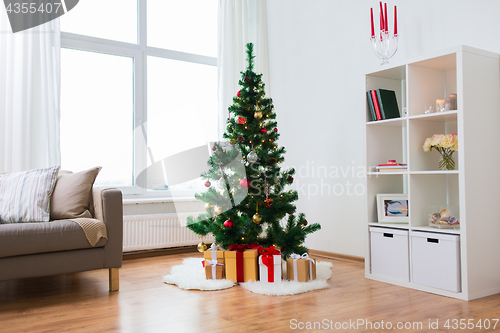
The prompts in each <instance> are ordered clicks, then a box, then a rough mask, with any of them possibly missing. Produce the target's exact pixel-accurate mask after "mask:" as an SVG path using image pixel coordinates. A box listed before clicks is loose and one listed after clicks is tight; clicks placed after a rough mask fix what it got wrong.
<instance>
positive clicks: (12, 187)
mask: <svg viewBox="0 0 500 333" xmlns="http://www.w3.org/2000/svg"><path fill="white" fill-rule="evenodd" d="M58 171H59V166H55V167H51V168H47V169H36V170H28V171H22V172H11V173H6V174H2V175H0V222H1V223H18V222H32V221H42V222H44V221H49V220H50V196H51V195H52V192H53V190H54V185H55V183H56V178H57V172H58Z"/></svg>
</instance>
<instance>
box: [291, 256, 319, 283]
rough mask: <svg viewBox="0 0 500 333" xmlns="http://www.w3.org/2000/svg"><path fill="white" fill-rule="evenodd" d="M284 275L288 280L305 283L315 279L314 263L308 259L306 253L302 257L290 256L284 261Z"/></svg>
mask: <svg viewBox="0 0 500 333" xmlns="http://www.w3.org/2000/svg"><path fill="white" fill-rule="evenodd" d="M286 271H287V272H286V275H287V278H288V280H294V281H299V282H307V281H310V280H315V279H316V262H315V261H314V259H311V258H309V255H308V254H307V253H304V254H303V255H299V254H296V253H294V254H292V255H291V256H290V258H288V260H287V261H286Z"/></svg>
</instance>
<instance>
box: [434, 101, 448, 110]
mask: <svg viewBox="0 0 500 333" xmlns="http://www.w3.org/2000/svg"><path fill="white" fill-rule="evenodd" d="M445 101H446V100H445V99H436V111H438V112H444V111H446V110H445V108H444V104H445Z"/></svg>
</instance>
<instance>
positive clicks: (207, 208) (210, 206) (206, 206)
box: [205, 202, 212, 212]
mask: <svg viewBox="0 0 500 333" xmlns="http://www.w3.org/2000/svg"><path fill="white" fill-rule="evenodd" d="M210 208H212V205H211V204H209V203H208V202H207V203H206V204H205V210H206V211H207V212H208V210H209V209H210Z"/></svg>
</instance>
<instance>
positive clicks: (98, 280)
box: [0, 253, 500, 333]
mask: <svg viewBox="0 0 500 333" xmlns="http://www.w3.org/2000/svg"><path fill="white" fill-rule="evenodd" d="M194 256H198V257H201V256H200V254H199V253H191V254H178V255H171V256H163V257H153V258H143V259H134V260H126V261H124V264H123V268H122V269H121V270H120V291H119V292H109V291H108V280H107V279H108V271H107V270H102V271H93V272H85V273H78V274H71V275H60V276H53V277H45V278H35V279H23V280H16V281H4V282H0V332H134V333H135V332H140V333H144V332H175V333H180V332H188V333H197V332H204V333H211V332H221V333H223V332H231V333H233V332H239V331H241V332H292V331H293V332H295V331H301V332H314V331H318V332H319V331H328V330H329V331H338V332H383V331H387V330H384V329H382V327H384V328H387V326H388V325H389V323H390V324H392V328H393V329H392V330H390V331H399V332H429V331H434V332H435V331H442V332H446V331H461V332H465V331H468V332H492V331H498V332H500V323H498V324H497V325H496V330H493V329H492V328H493V325H494V324H495V322H494V321H493V319H499V318H500V294H498V295H494V296H490V297H486V298H482V299H480V300H475V301H471V302H466V301H460V300H455V299H451V298H447V297H443V296H437V295H433V294H428V293H425V292H421V291H415V290H410V289H406V288H402V287H397V286H392V285H389V284H385V283H381V282H376V281H372V280H367V279H365V278H364V268H363V265H361V264H358V263H350V262H343V261H335V260H332V263H333V276H332V278H331V279H330V280H329V283H330V288H328V289H324V290H318V291H313V292H309V293H305V294H300V295H296V296H277V297H272V296H265V295H258V294H253V293H252V292H250V291H248V290H245V289H243V288H241V287H238V286H236V287H233V288H230V289H227V290H222V291H204V292H203V291H186V290H182V289H179V288H177V287H176V286H171V285H166V284H164V283H163V282H162V275H165V274H167V273H168V272H169V271H170V268H171V267H172V266H174V265H177V264H180V263H181V262H182V260H183V259H184V258H187V257H194ZM319 260H324V261H328V259H323V258H319ZM453 319H456V320H457V321H456V322H453ZM461 319H464V320H462V322H463V323H468V324H469V320H470V324H472V323H474V324H477V323H478V322H479V320H481V323H482V322H483V320H485V319H489V320H490V323H491V328H490V329H489V330H488V329H484V328H483V329H479V328H474V329H465V330H459V329H458V328H459V327H457V329H456V330H454V329H453V325H454V323H455V324H456V325H457V326H459V325H460V320H461ZM437 320H438V324H439V330H431V329H429V321H430V322H432V323H435V322H436V321H437ZM447 320H449V325H450V326H451V327H450V329H446V328H445V327H444V325H445V323H446V321H447ZM315 322H317V323H316V329H313V328H314V325H315V324H314V323H315ZM367 322H369V323H367ZM398 322H401V323H406V325H407V326H406V327H407V328H408V327H411V326H414V328H415V329H404V328H403V329H401V330H395V329H394V328H396V325H397V324H398ZM350 323H352V324H350ZM370 323H371V326H370ZM320 324H321V325H322V326H320ZM357 324H359V326H356V325H357ZM335 325H337V328H340V329H335ZM339 325H340V326H342V325H343V326H344V329H342V328H341V327H339ZM403 325H404V324H403ZM415 325H417V326H415ZM302 327H304V330H300V329H299V328H302ZM308 327H309V328H310V329H306V328H308ZM403 327H404V326H403ZM294 328H296V329H294ZM321 328H322V329H321Z"/></svg>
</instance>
